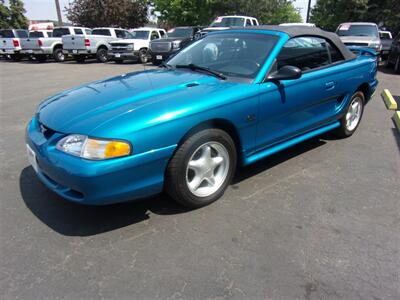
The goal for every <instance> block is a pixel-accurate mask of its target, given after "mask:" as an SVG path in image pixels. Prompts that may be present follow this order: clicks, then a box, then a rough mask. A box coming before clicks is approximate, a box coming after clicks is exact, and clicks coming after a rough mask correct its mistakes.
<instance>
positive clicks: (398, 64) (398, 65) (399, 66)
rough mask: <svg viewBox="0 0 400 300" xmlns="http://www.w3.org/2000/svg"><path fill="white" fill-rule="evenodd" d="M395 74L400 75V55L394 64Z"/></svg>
mask: <svg viewBox="0 0 400 300" xmlns="http://www.w3.org/2000/svg"><path fill="white" fill-rule="evenodd" d="M394 72H395V73H396V74H400V54H399V55H397V58H396V61H395V63H394Z"/></svg>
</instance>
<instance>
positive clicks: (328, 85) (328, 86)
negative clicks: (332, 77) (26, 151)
mask: <svg viewBox="0 0 400 300" xmlns="http://www.w3.org/2000/svg"><path fill="white" fill-rule="evenodd" d="M335 86H336V82H334V81H329V82H327V83H325V89H326V90H327V91H329V90H333V89H334V88H335Z"/></svg>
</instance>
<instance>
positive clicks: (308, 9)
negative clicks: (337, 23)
mask: <svg viewBox="0 0 400 300" xmlns="http://www.w3.org/2000/svg"><path fill="white" fill-rule="evenodd" d="M57 1H58V0H57ZM310 10H311V0H308V6H307V20H306V23H308V22H309V21H310Z"/></svg>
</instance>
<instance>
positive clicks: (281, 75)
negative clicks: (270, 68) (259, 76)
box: [267, 66, 302, 81]
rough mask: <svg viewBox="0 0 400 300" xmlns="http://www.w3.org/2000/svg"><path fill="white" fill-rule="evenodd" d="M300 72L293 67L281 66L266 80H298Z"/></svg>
mask: <svg viewBox="0 0 400 300" xmlns="http://www.w3.org/2000/svg"><path fill="white" fill-rule="evenodd" d="M301 74H302V72H301V70H300V69H299V68H297V67H294V66H283V67H282V68H280V69H279V70H278V71H276V72H274V73H272V74H270V75H269V76H268V78H267V79H268V80H272V81H279V80H288V79H298V78H300V77H301Z"/></svg>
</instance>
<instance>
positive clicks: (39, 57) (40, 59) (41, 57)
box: [34, 55, 47, 62]
mask: <svg viewBox="0 0 400 300" xmlns="http://www.w3.org/2000/svg"><path fill="white" fill-rule="evenodd" d="M34 57H35V59H36V61H38V62H45V61H46V60H47V55H35V56H34Z"/></svg>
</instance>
